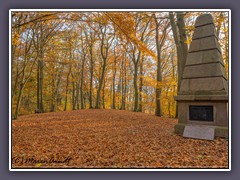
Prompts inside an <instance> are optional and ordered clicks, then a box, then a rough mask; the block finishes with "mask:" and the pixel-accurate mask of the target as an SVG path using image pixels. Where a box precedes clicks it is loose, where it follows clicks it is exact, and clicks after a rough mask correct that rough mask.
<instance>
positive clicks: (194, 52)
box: [175, 14, 228, 139]
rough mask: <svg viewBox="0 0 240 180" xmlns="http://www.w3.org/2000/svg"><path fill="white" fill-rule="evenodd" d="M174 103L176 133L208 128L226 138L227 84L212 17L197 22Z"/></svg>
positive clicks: (202, 18)
mask: <svg viewBox="0 0 240 180" xmlns="http://www.w3.org/2000/svg"><path fill="white" fill-rule="evenodd" d="M175 100H176V101H178V124H177V125H176V126H175V132H176V133H178V134H184V133H186V134H187V133H188V132H184V131H187V130H186V129H189V127H187V128H186V126H191V127H193V129H192V131H201V127H202V128H207V127H209V128H211V129H213V132H214V136H220V137H228V81H227V77H226V72H225V67H224V63H223V59H222V54H221V49H220V46H219V43H218V38H217V36H216V30H215V25H214V21H213V17H212V16H211V15H210V14H204V15H201V16H199V17H198V18H197V19H196V22H195V31H194V34H193V38H192V42H191V44H190V49H189V53H188V56H187V60H186V64H185V67H184V71H183V75H182V81H181V85H180V89H179V91H178V95H177V96H176V97H175ZM194 127H196V128H194ZM199 127H200V129H198V128H199ZM208 130H209V129H208ZM190 131H191V130H190ZM207 132H208V131H206V132H203V133H207ZM196 133H200V134H201V132H196ZM200 136H201V135H200ZM203 139H204V138H203Z"/></svg>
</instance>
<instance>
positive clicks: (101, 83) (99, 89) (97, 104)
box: [95, 59, 107, 109]
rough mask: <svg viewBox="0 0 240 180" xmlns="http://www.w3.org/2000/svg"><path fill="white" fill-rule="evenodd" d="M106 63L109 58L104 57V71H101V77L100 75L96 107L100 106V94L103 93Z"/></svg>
mask: <svg viewBox="0 0 240 180" xmlns="http://www.w3.org/2000/svg"><path fill="white" fill-rule="evenodd" d="M106 64H107V59H103V66H102V72H101V77H100V81H99V86H98V90H97V100H96V105H95V108H96V109H99V108H100V94H101V90H102V86H103V81H104V75H105V69H106Z"/></svg>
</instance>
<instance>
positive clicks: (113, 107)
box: [112, 58, 117, 109]
mask: <svg viewBox="0 0 240 180" xmlns="http://www.w3.org/2000/svg"><path fill="white" fill-rule="evenodd" d="M116 65H117V62H116V58H114V64H113V82H112V86H113V88H112V91H113V97H112V109H116V93H115V77H116V72H117V67H116Z"/></svg>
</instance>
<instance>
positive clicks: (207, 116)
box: [189, 105, 213, 121]
mask: <svg viewBox="0 0 240 180" xmlns="http://www.w3.org/2000/svg"><path fill="white" fill-rule="evenodd" d="M189 120H191V121H213V106H192V105H191V106H189Z"/></svg>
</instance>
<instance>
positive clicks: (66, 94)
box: [64, 65, 71, 111]
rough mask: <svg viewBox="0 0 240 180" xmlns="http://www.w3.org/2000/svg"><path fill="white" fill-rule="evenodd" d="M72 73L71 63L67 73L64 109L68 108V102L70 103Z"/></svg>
mask: <svg viewBox="0 0 240 180" xmlns="http://www.w3.org/2000/svg"><path fill="white" fill-rule="evenodd" d="M70 73H71V65H70V68H69V71H68V74H67V84H66V92H65V106H64V111H66V110H67V103H68V86H69V77H70Z"/></svg>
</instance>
